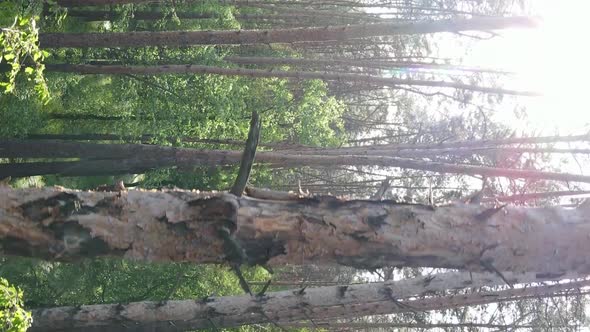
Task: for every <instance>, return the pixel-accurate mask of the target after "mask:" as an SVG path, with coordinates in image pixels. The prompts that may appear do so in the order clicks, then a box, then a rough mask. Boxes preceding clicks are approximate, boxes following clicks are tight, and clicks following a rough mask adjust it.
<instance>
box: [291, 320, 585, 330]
mask: <svg viewBox="0 0 590 332" xmlns="http://www.w3.org/2000/svg"><path fill="white" fill-rule="evenodd" d="M282 326H283V327H292V328H303V327H307V328H316V329H325V330H328V331H347V330H349V331H361V330H368V331H373V330H378V329H395V328H398V329H399V328H406V329H411V330H413V331H420V330H422V329H424V330H431V329H443V328H447V329H457V330H459V331H461V329H463V330H464V329H472V330H475V329H476V328H483V329H490V330H493V329H495V330H496V331H511V330H519V329H540V327H539V326H536V325H534V324H491V323H490V324H488V323H433V324H428V323H372V322H366V323H358V322H354V323H352V322H351V323H335V322H322V321H320V322H318V321H314V322H313V323H312V322H309V323H286V324H282ZM551 327H553V328H567V327H569V328H572V329H573V328H575V327H576V326H575V325H552V326H551Z"/></svg>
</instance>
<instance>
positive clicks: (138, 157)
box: [0, 140, 590, 183]
mask: <svg viewBox="0 0 590 332" xmlns="http://www.w3.org/2000/svg"><path fill="white" fill-rule="evenodd" d="M316 152H317V154H301V153H299V154H298V153H297V152H296V151H295V152H293V151H289V152H286V151H283V152H267V151H261V152H259V153H258V154H257V156H256V160H257V161H258V162H261V163H270V164H273V165H275V166H277V165H280V166H288V167H300V166H332V165H356V166H361V165H366V166H382V167H399V168H406V169H415V170H422V171H431V172H437V173H455V174H465V175H483V176H487V177H507V178H521V179H546V180H557V181H571V182H587V183H590V176H587V175H578V174H571V173H556V172H544V171H534V170H521V169H513V168H494V167H488V166H475V165H465V164H451V163H444V162H436V161H424V160H417V159H409V158H400V157H388V156H373V155H335V156H332V155H322V151H321V150H316ZM241 154H242V153H241V151H232V150H202V149H187V148H175V147H166V146H156V145H143V144H91V143H79V142H61V141H53V142H51V141H43V142H31V141H17V140H0V157H6V158H10V157H19V158H85V159H91V160H81V161H71V162H59V163H56V164H57V166H49V165H50V164H51V163H5V164H0V177H3V178H4V177H8V176H14V177H17V176H33V175H43V174H61V175H64V176H66V175H99V174H122V173H142V172H145V171H148V170H151V169H155V168H161V167H180V168H183V169H192V168H194V167H196V166H220V165H232V164H237V163H239V161H240V160H241ZM125 156H126V157H125ZM115 157H116V158H119V159H114V158H115ZM120 158H126V159H120ZM106 159H108V160H106ZM93 163H95V164H96V166H92V164H93ZM44 164H45V165H44ZM19 165H20V166H19ZM48 169H49V170H53V172H51V173H46V172H47V170H48ZM88 169H92V170H93V171H92V172H90V171H88ZM126 170H127V171H126ZM94 171H96V172H98V173H94Z"/></svg>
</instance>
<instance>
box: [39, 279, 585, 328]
mask: <svg viewBox="0 0 590 332" xmlns="http://www.w3.org/2000/svg"><path fill="white" fill-rule="evenodd" d="M444 277H445V276H444V275H443V278H444ZM476 278H477V277H476ZM458 279H459V280H462V281H463V282H464V283H463V284H460V283H458V282H456V281H455V282H451V283H450V284H454V285H455V286H456V287H458V288H463V287H464V286H465V283H467V284H469V283H471V282H470V280H469V278H467V279H463V278H458ZM433 280H434V281H436V276H433V277H427V278H415V279H407V280H401V281H398V282H389V283H371V284H364V285H358V286H355V285H350V286H334V287H318V288H315V289H314V288H310V289H303V290H289V291H283V292H274V293H268V294H264V295H261V296H259V297H258V298H257V297H252V296H232V297H219V298H207V299H203V300H202V301H195V300H185V301H167V302H164V303H155V302H136V303H128V304H107V305H87V306H81V307H79V308H75V307H62V308H47V309H39V310H36V311H34V316H33V318H34V320H33V327H32V329H31V331H64V332H74V331H87V330H88V329H92V328H100V329H105V328H107V329H108V330H109V331H128V329H129V326H127V325H128V324H129V325H132V326H133V327H134V328H137V329H141V330H142V331H144V330H146V329H153V330H158V331H178V330H190V329H199V328H209V327H211V326H215V327H216V328H226V327H235V326H240V325H250V324H260V323H272V322H274V323H275V324H278V325H279V326H280V325H281V324H282V323H289V322H297V321H302V320H312V321H313V320H316V319H324V320H325V319H334V318H340V319H343V318H350V317H355V316H363V315H367V314H369V313H370V314H391V313H400V312H411V311H414V312H417V311H424V310H433V309H438V310H444V309H451V308H457V307H462V306H466V305H476V304H486V303H495V302H506V301H515V300H518V299H523V298H530V297H546V296H560V295H561V296H563V295H562V294H560V293H563V292H566V291H578V290H579V289H580V288H582V287H585V286H588V285H590V281H588V280H585V281H579V282H570V283H562V284H555V285H550V286H537V287H525V288H518V289H508V290H500V291H485V292H474V293H472V294H461V295H456V296H453V295H449V296H442V297H436V296H435V297H429V298H419V299H414V300H404V299H407V298H408V297H410V296H412V295H413V294H415V295H417V296H418V297H420V296H423V295H424V294H432V293H433V292H434V291H433V289H437V288H438V287H436V286H435V287H430V284H431V283H432V281H433ZM457 281H458V280H457ZM496 282H497V281H496V280H494V279H491V283H492V284H493V283H496ZM450 284H449V286H451V285H450ZM411 294H412V295H411ZM566 294H567V293H566ZM400 300H401V301H400ZM121 322H125V323H126V324H122V323H121Z"/></svg>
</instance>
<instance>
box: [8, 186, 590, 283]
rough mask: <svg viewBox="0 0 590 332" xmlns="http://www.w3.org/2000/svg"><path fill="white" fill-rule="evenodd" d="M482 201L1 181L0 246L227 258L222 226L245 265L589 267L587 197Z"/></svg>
mask: <svg viewBox="0 0 590 332" xmlns="http://www.w3.org/2000/svg"><path fill="white" fill-rule="evenodd" d="M490 211H492V212H493V211H494V210H490V209H489V208H486V207H483V206H475V205H463V204H459V205H449V206H441V207H432V206H427V205H412V204H399V203H394V202H390V201H363V200H353V201H341V200H338V199H335V198H332V197H318V198H306V199H297V200H290V201H276V200H259V199H252V198H244V197H241V198H237V197H235V196H233V195H230V194H210V193H196V192H191V191H170V192H155V191H139V190H131V191H128V192H115V193H110V192H80V191H71V190H62V189H59V188H44V189H22V190H13V189H10V188H8V187H0V220H1V221H2V223H0V244H1V245H2V249H3V253H4V254H8V255H19V256H32V257H38V258H44V259H50V260H74V259H81V258H88V257H95V256H104V255H109V256H119V257H125V258H132V259H143V260H149V261H180V262H194V263H222V262H224V261H225V260H226V259H229V258H224V257H226V254H228V253H227V252H226V250H224V243H225V242H224V240H223V237H221V236H219V235H218V231H219V228H220V227H222V226H223V227H226V228H229V229H231V230H232V232H233V233H232V236H233V238H234V239H235V241H236V242H237V243H238V244H239V246H240V247H241V248H243V250H244V253H245V256H246V257H245V258H241V259H242V262H243V263H244V264H271V265H280V264H285V263H291V264H306V263H317V264H325V263H336V264H341V265H348V266H353V267H356V268H363V269H376V268H381V267H383V266H415V267H423V266H429V267H439V268H451V269H461V268H463V269H469V270H472V271H481V270H485V269H492V267H493V269H494V270H499V271H510V272H538V273H542V274H557V275H561V274H563V273H566V272H572V273H574V272H575V273H580V274H582V275H585V274H589V273H590V257H589V256H588V255H586V252H588V250H589V249H590V242H589V241H588V236H589V234H590V205H581V206H580V207H578V208H576V209H564V208H560V207H552V208H522V207H505V208H503V209H501V210H496V213H490ZM227 257H230V256H227Z"/></svg>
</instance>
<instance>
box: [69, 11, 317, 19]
mask: <svg viewBox="0 0 590 332" xmlns="http://www.w3.org/2000/svg"><path fill="white" fill-rule="evenodd" d="M175 15H176V16H177V17H178V18H180V19H209V18H219V15H218V14H216V13H187V12H176V13H175ZM68 16H72V17H80V18H82V19H85V20H87V21H92V20H95V21H103V20H104V21H112V20H113V19H115V18H116V13H114V12H112V11H109V10H76V9H70V10H68ZM165 16H166V14H165V13H163V12H157V11H134V12H133V19H135V20H159V19H162V18H164V17H165ZM234 17H235V18H236V19H238V20H299V19H301V18H302V17H305V18H322V17H323V18H325V16H322V15H321V14H313V13H311V14H307V15H305V14H300V15H281V14H265V15H256V14H234Z"/></svg>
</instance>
